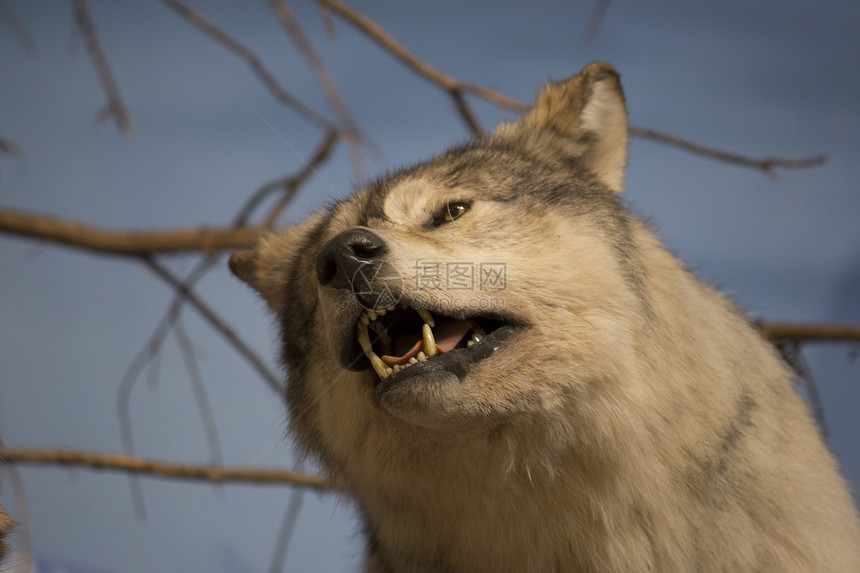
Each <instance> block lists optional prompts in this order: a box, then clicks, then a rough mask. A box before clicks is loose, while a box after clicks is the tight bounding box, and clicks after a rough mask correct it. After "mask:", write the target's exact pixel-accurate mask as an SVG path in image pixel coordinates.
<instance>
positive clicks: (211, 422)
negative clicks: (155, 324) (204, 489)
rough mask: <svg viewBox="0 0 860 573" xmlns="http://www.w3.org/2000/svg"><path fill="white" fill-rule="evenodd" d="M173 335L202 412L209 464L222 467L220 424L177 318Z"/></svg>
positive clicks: (191, 347)
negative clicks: (216, 420)
mask: <svg viewBox="0 0 860 573" xmlns="http://www.w3.org/2000/svg"><path fill="white" fill-rule="evenodd" d="M173 334H174V335H175V336H176V340H177V342H178V343H179V347H180V349H181V350H182V359H183V362H185V369H186V371H187V372H188V380H189V381H190V382H191V391H192V392H193V393H194V401H195V402H197V409H198V411H199V412H200V421H201V422H202V423H203V433H204V435H205V436H206V444H207V445H208V446H209V463H210V464H212V465H213V466H220V465H222V463H223V456H222V455H221V438H220V437H219V436H218V424H217V423H215V415H214V414H213V413H212V404H210V403H209V395H208V393H207V392H206V384H205V383H204V382H203V373H202V372H200V365H199V364H198V363H197V359H196V357H195V355H194V344H192V342H191V337H189V336H188V333H187V332H185V328H184V327H183V326H182V322H181V321H180V320H179V319H178V318H177V319H176V320H175V321H174V322H173Z"/></svg>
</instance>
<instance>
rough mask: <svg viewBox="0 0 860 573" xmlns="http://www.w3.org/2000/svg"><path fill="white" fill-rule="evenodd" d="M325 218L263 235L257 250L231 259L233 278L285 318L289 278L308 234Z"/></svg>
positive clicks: (315, 216)
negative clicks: (234, 276)
mask: <svg viewBox="0 0 860 573" xmlns="http://www.w3.org/2000/svg"><path fill="white" fill-rule="evenodd" d="M322 218H323V212H318V213H314V214H312V215H310V216H309V217H308V218H307V219H306V220H305V221H304V222H302V223H299V224H297V225H293V226H292V227H288V228H286V229H283V230H281V231H277V232H272V233H269V234H267V235H263V236H262V237H260V240H259V242H258V243H257V246H256V247H255V248H254V249H248V250H244V251H235V252H234V253H233V254H232V255H230V270H231V271H233V274H234V275H236V276H237V277H239V279H240V280H241V281H242V282H244V283H246V284H247V285H248V286H250V287H251V288H253V289H254V290H255V291H257V292H258V293H259V294H260V296H262V297H263V300H265V301H266V303H268V305H269V308H271V309H272V311H274V313H275V314H276V315H280V314H281V311H282V310H283V308H284V302H285V297H287V296H289V294H288V293H287V278H288V277H289V276H290V274H291V273H292V272H293V268H292V267H293V265H295V264H297V263H296V260H297V257H296V255H297V254H298V253H299V250H300V247H301V245H302V243H303V242H304V239H305V237H306V236H307V233H308V231H309V230H311V229H313V228H314V227H316V226H317V225H318V224H319V222H320V220H321V219H322ZM309 272H310V271H309Z"/></svg>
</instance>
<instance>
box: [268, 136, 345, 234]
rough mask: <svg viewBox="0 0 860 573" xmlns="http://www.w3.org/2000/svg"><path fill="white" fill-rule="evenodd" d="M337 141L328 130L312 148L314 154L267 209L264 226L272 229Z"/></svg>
mask: <svg viewBox="0 0 860 573" xmlns="http://www.w3.org/2000/svg"><path fill="white" fill-rule="evenodd" d="M337 141H338V138H337V134H336V133H334V132H329V133H328V135H327V136H326V138H325V139H323V141H322V142H321V143H320V144H319V146H317V148H316V149H315V150H314V154H313V155H312V156H311V157H310V159H308V160H307V161H305V165H304V167H302V170H301V171H299V172H298V173H296V174H295V175H293V176H292V177H291V178H290V179H289V181H287V182H286V185H285V186H284V194H283V195H282V196H281V198H280V199H278V201H277V203H275V205H274V206H273V207H272V208H271V209H270V210H269V213H268V214H267V215H266V219H265V220H264V221H263V225H262V226H263V227H264V228H266V229H274V227H275V224H276V223H277V222H278V219H279V218H280V216H281V214H282V213H283V212H284V209H286V208H287V206H288V205H289V204H290V203H291V202H292V200H293V198H294V197H295V196H296V194H297V193H298V192H299V188H300V187H301V185H302V184H303V183H304V182H305V181H307V180H308V178H309V177H310V176H311V175H313V174H314V173H316V172H317V167H318V166H319V165H321V164H322V163H323V162H324V161H325V160H326V159H328V157H329V155H331V152H332V151H333V150H334V146H335V144H336V143H337Z"/></svg>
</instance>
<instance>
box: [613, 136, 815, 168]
mask: <svg viewBox="0 0 860 573" xmlns="http://www.w3.org/2000/svg"><path fill="white" fill-rule="evenodd" d="M629 133H630V135H632V136H634V137H641V138H643V139H650V140H652V141H659V142H660V143H665V144H667V145H672V146H674V147H680V148H681V149H684V150H686V151H689V152H691V153H695V154H697V155H703V156H705V157H710V158H711V159H718V160H720V161H725V162H728V163H735V164H737V165H743V166H746V167H753V168H755V169H761V170H762V171H764V172H765V174H766V175H767V176H768V177H770V178H771V179H773V180H774V181H776V180H777V179H778V176H777V174H776V171H774V169H775V168H777V167H779V168H784V169H800V168H805V167H815V166H816V165H821V164H822V163H826V162H827V156H826V155H816V156H815V157H808V158H805V159H780V158H776V157H767V158H763V159H756V158H752V157H746V156H743V155H739V154H737V153H731V152H728V151H720V150H717V149H712V148H710V147H705V146H703V145H699V144H698V143H693V142H692V141H688V140H686V139H682V138H680V137H676V136H674V135H668V134H665V133H661V132H659V131H654V130H653V129H646V128H643V127H634V126H632V125H631V126H630V127H629Z"/></svg>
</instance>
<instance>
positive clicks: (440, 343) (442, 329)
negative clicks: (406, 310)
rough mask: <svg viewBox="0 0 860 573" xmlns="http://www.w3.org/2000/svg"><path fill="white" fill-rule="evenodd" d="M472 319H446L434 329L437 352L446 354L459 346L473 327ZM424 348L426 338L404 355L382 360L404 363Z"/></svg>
mask: <svg viewBox="0 0 860 573" xmlns="http://www.w3.org/2000/svg"><path fill="white" fill-rule="evenodd" d="M470 322H471V321H469V322H466V321H464V320H445V321H444V322H442V323H441V324H439V325H437V326H436V328H434V329H433V338H434V339H435V340H436V352H438V353H439V354H444V353H446V352H448V351H449V350H453V349H454V348H456V347H457V345H458V344H459V343H460V341H461V340H463V338H464V337H465V336H466V335H467V334H468V333H469V330H471V329H472V325H471V324H470ZM422 350H424V340H423V339H419V340H418V342H416V343H415V344H414V345H413V346H412V348H410V349H409V351H408V352H407V353H406V354H404V355H403V356H388V355H385V356H382V357H381V358H382V361H383V362H385V364H386V365H387V366H394V365H395V364H399V365H401V366H402V365H404V364H406V363H407V362H409V359H410V358H413V357H416V356H418V353H419V352H421V351H422Z"/></svg>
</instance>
